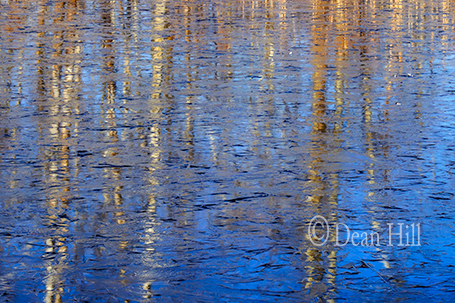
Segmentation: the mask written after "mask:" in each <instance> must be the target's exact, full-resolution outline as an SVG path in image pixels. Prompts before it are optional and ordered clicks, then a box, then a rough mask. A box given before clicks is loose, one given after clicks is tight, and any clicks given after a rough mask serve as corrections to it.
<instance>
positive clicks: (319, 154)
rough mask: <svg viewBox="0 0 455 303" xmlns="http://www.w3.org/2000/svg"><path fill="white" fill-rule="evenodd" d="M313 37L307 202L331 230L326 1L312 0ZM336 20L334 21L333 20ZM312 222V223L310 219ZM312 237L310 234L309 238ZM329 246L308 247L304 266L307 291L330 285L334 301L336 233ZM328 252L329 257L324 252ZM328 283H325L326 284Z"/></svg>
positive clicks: (333, 191) (334, 198) (335, 184)
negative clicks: (320, 285)
mask: <svg viewBox="0 0 455 303" xmlns="http://www.w3.org/2000/svg"><path fill="white" fill-rule="evenodd" d="M313 5H314V7H313V12H314V13H313V24H312V28H311V34H312V49H311V50H312V54H313V58H312V63H313V68H314V70H313V76H312V79H313V95H312V116H313V117H312V121H313V125H312V130H311V143H310V144H311V147H310V159H311V160H310V163H309V166H308V174H309V176H308V178H309V181H308V182H309V185H310V189H309V194H308V197H307V200H306V202H307V203H309V206H310V207H311V208H312V209H313V213H314V214H317V215H321V216H323V217H324V218H326V220H327V221H328V223H329V226H330V228H331V229H332V227H333V226H334V225H335V224H336V222H337V212H336V207H337V204H338V193H339V181H338V174H337V173H336V172H332V171H331V170H330V165H328V163H327V159H328V157H329V155H330V154H331V153H332V150H331V149H332V148H333V147H332V145H333V143H332V141H333V139H334V138H333V136H334V134H332V133H329V132H328V128H327V124H326V121H325V116H326V114H327V113H326V112H327V100H326V90H327V88H326V85H327V60H328V58H327V56H328V52H329V51H330V48H329V46H328V40H329V38H330V37H331V35H333V31H332V30H331V26H330V21H331V20H332V19H333V16H332V14H330V12H331V11H332V9H333V8H332V7H330V6H329V5H328V4H327V3H326V2H323V1H322V2H320V1H313ZM332 21H333V20H332ZM308 221H309V220H308ZM308 236H311V235H308ZM327 236H328V237H329V238H328V239H327V243H326V244H325V245H324V246H323V247H317V246H313V245H309V246H308V248H307V250H306V261H307V265H306V266H305V268H306V271H307V279H306V283H305V288H310V289H311V288H318V287H319V286H318V284H323V283H324V282H325V283H327V284H328V286H329V291H328V292H325V294H324V297H325V300H328V301H331V298H332V297H333V295H334V293H335V291H336V274H337V271H336V268H337V252H336V249H335V248H336V246H335V241H336V235H335V232H334V230H331V231H330V234H329V235H327ZM325 251H328V255H325V254H324V252H325ZM324 280H325V281H324Z"/></svg>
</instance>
